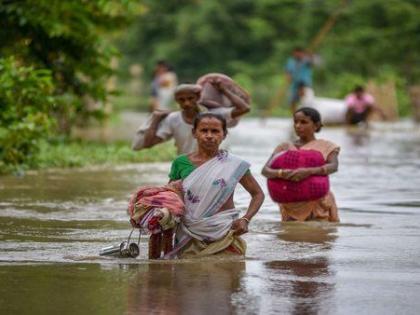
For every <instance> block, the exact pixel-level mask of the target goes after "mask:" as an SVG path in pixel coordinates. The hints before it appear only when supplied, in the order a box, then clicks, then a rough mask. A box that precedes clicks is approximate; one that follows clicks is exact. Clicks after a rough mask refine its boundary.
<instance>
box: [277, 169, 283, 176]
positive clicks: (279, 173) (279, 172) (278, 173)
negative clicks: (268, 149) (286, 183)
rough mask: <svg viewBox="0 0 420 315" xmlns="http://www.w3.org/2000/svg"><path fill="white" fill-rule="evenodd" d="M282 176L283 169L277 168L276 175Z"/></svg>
mask: <svg viewBox="0 0 420 315" xmlns="http://www.w3.org/2000/svg"><path fill="white" fill-rule="evenodd" d="M282 176H283V170H282V169H279V170H278V171H277V177H282Z"/></svg>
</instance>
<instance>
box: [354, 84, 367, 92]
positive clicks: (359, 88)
mask: <svg viewBox="0 0 420 315" xmlns="http://www.w3.org/2000/svg"><path fill="white" fill-rule="evenodd" d="M353 91H354V92H356V93H357V92H364V91H365V88H364V87H363V86H361V85H356V86H355V87H354V90H353Z"/></svg>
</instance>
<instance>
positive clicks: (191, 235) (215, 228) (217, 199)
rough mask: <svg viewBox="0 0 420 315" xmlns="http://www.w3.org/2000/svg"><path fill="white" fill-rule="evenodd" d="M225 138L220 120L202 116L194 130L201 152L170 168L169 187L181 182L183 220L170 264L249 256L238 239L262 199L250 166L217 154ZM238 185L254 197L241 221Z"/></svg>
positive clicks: (241, 241)
mask: <svg viewBox="0 0 420 315" xmlns="http://www.w3.org/2000/svg"><path fill="white" fill-rule="evenodd" d="M226 133H227V131H226V122H225V120H224V119H223V118H222V117H220V116H218V115H215V114H211V113H205V114H200V115H199V116H198V117H197V118H196V120H195V122H194V128H193V134H194V137H195V138H196V139H197V143H198V150H197V151H196V152H193V153H191V154H189V155H181V156H179V157H178V158H177V159H175V161H174V162H173V164H172V168H171V173H170V179H171V181H176V180H182V191H183V194H184V203H185V215H184V216H183V218H182V220H181V223H180V224H179V226H178V229H177V233H176V243H175V247H174V250H173V251H172V252H170V253H168V254H167V255H166V256H165V257H166V258H173V257H176V256H178V257H191V256H199V257H201V256H208V255H214V254H220V253H224V254H225V253H230V254H240V255H244V254H245V250H246V244H245V241H244V240H243V239H242V238H240V235H241V234H244V233H246V232H247V231H248V223H249V222H250V220H251V219H252V217H253V216H254V215H255V214H256V213H257V211H258V210H259V208H260V206H261V204H262V202H263V200H264V193H263V192H262V190H261V187H260V186H259V185H258V183H257V181H256V180H255V178H254V177H253V176H252V175H251V173H250V171H249V166H250V164H249V163H248V162H246V161H244V160H242V159H240V158H239V157H236V156H234V155H232V154H230V153H228V152H227V151H224V150H219V145H220V144H221V142H222V141H223V139H224V138H225V137H226ZM238 183H240V184H241V185H242V186H243V187H244V188H245V189H246V190H247V191H248V192H249V194H250V195H251V201H250V204H249V207H248V210H247V212H246V213H245V215H244V216H242V217H240V218H239V214H240V211H239V210H238V209H236V208H235V205H234V203H233V193H234V190H235V187H236V185H237V184H238Z"/></svg>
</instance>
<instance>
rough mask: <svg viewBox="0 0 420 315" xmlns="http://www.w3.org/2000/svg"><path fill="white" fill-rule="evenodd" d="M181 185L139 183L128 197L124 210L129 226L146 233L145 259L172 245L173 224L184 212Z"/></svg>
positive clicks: (155, 257) (159, 254)
mask: <svg viewBox="0 0 420 315" xmlns="http://www.w3.org/2000/svg"><path fill="white" fill-rule="evenodd" d="M184 211H185V206H184V201H183V197H182V187H181V185H180V184H178V183H172V184H169V185H167V186H163V187H150V186H145V187H140V188H138V189H137V191H136V192H135V193H134V194H133V195H132V197H131V198H130V202H129V205H128V214H129V216H130V222H131V225H132V226H133V227H137V228H139V229H141V230H142V231H145V232H147V233H148V234H150V239H149V259H157V258H160V257H161V253H162V252H163V253H164V254H166V253H168V252H170V251H171V250H172V249H173V236H174V228H175V226H176V225H177V223H178V222H179V221H180V218H181V216H182V215H183V214H184Z"/></svg>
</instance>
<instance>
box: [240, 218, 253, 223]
mask: <svg viewBox="0 0 420 315" xmlns="http://www.w3.org/2000/svg"><path fill="white" fill-rule="evenodd" d="M239 220H245V221H246V222H247V223H248V224H249V222H251V220H250V219H248V218H245V217H242V218H240V219H239Z"/></svg>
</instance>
